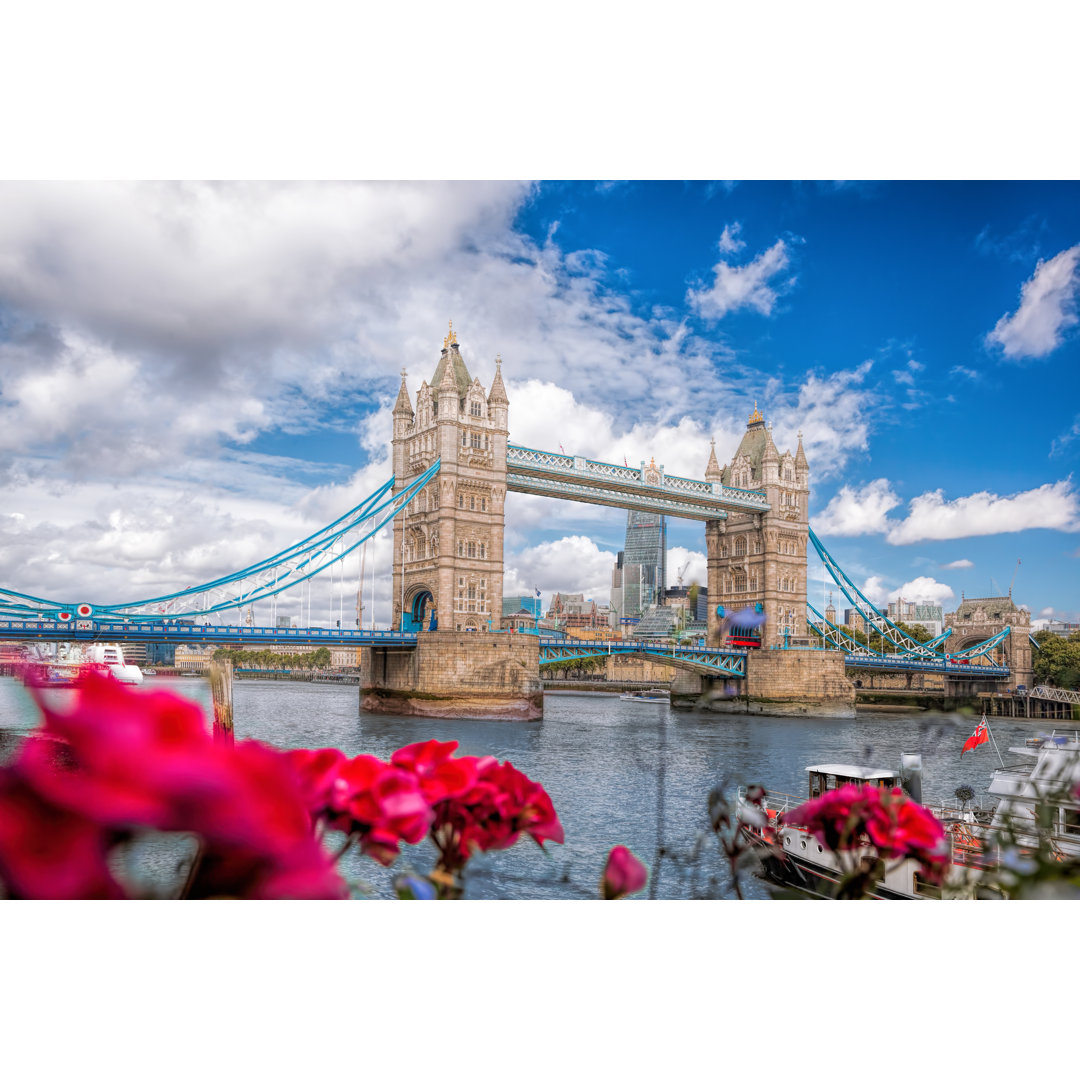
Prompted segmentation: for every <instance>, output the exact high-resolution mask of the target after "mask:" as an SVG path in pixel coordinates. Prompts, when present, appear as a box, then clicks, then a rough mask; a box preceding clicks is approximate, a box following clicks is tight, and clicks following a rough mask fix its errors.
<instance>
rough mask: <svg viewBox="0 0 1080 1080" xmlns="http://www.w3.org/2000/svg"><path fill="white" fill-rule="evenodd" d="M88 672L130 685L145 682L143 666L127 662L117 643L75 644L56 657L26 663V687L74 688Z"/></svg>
mask: <svg viewBox="0 0 1080 1080" xmlns="http://www.w3.org/2000/svg"><path fill="white" fill-rule="evenodd" d="M89 671H97V672H99V673H100V674H102V675H107V676H109V677H110V678H112V679H115V680H116V681H117V682H122V683H126V684H128V685H131V686H138V685H139V684H140V683H141V682H142V681H143V673H142V670H141V668H139V666H138V665H137V664H128V663H126V662H125V660H124V651H123V649H121V647H120V646H119V645H114V644H109V645H90V646H88V647H86V648H85V649H81V648H79V647H73V648H68V649H62V650H60V651H59V652H58V653H57V655H56V656H55V657H51V658H43V657H38V658H35V659H33V660H31V661H30V662H29V663H27V664H26V665H25V667H24V669H23V675H22V678H23V682H24V683H25V684H26V685H27V686H38V687H46V688H60V687H71V686H79V685H80V684H81V683H82V681H83V680H84V679H85V677H86V673H87V672H89Z"/></svg>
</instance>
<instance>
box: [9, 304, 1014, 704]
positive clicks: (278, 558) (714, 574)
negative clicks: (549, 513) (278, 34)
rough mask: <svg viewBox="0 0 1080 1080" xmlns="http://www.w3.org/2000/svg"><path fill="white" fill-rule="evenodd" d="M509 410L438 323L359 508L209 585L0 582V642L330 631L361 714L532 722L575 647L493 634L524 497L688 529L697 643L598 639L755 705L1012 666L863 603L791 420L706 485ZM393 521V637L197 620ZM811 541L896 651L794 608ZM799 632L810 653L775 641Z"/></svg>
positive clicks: (1003, 653) (247, 600)
mask: <svg viewBox="0 0 1080 1080" xmlns="http://www.w3.org/2000/svg"><path fill="white" fill-rule="evenodd" d="M509 407H510V402H509V399H508V396H507V393H506V388H505V385H504V383H503V379H502V361H501V358H497V359H496V362H495V375H494V378H493V379H492V382H491V385H490V387H489V388H485V387H484V386H483V385H482V384H481V383H480V380H479V379H478V378H475V377H473V376H472V375H470V373H469V371H468V368H467V367H466V365H465V362H464V360H463V358H462V356H461V351H460V347H459V344H458V341H457V336H456V334H455V332H454V330H453V326H452V325H451V327H450V330H449V332H448V333H447V335H446V337H445V338H444V340H443V347H442V351H441V353H440V356H439V360H438V362H437V364H436V366H435V370H434V372H433V374H432V377H431V381H430V382H428V381H427V380H424V381H422V383H421V385H420V388H419V390H418V391H417V393H416V395H415V398H414V397H413V396H411V395H410V393H409V390H408V386H407V383H406V372H405V371H404V370H403V371H402V377H401V385H400V388H399V391H398V395H397V399H396V401H395V404H394V408H393V436H392V441H391V451H392V461H393V472H394V475H393V477H392V478H391V480H389V481H388V482H387V483H386V484H384V485H383V486H382V487H381V488H380V489H379V490H378V491H377V492H375V493H374V494H373V495H372V496H371V497H369V498H368V499H366V500H365V501H364V502H363V503H361V504H360V505H359V506H357V507H354V508H353V509H352V510H351V511H349V512H348V513H347V514H345V515H343V516H342V517H341V518H339V519H338V520H337V521H335V522H333V523H331V525H329V526H326V527H325V528H324V529H321V530H319V532H317V533H314V534H313V535H312V536H310V537H308V538H307V539H305V540H303V541H300V542H299V543H297V544H294V545H292V546H290V547H289V548H287V549H285V550H284V551H283V552H280V553H278V554H277V555H275V556H272V557H270V558H268V559H264V560H261V561H259V562H258V563H255V564H253V565H252V566H249V567H246V568H244V569H243V570H240V571H237V572H235V573H232V574H228V575H225V576H224V577H222V578H219V579H216V580H215V581H213V582H209V583H207V584H206V585H202V586H192V587H189V588H184V589H181V590H179V591H177V592H174V593H170V594H168V595H166V596H159V597H153V598H150V599H148V600H145V601H139V602H136V603H126V604H112V605H102V604H92V603H88V602H78V603H60V602H57V601H52V600H46V599H42V598H38V597H33V596H29V595H27V594H24V593H18V592H13V591H5V590H2V589H0V638H4V637H7V638H8V639H16V640H18V639H20V638H21V639H22V640H34V639H37V640H47V639H54V640H56V639H60V638H61V637H62V636H63V635H65V634H66V635H67V637H66V639H67V640H71V639H94V640H130V639H131V638H133V637H135V638H145V637H147V636H148V635H157V640H173V639H177V640H179V639H184V640H189V641H190V640H206V641H222V642H225V641H229V642H234V641H239V642H244V643H247V642H249V641H278V640H279V639H280V640H281V641H287V642H294V643H298V644H299V643H310V642H315V641H326V640H330V639H334V640H340V641H341V642H343V643H345V642H347V643H352V644H356V645H359V646H362V647H363V664H362V678H361V683H362V687H363V690H362V692H363V695H364V703H365V705H366V706H367V707H370V708H376V709H381V710H388V711H397V712H406V713H423V714H430V715H477V716H485V715H488V716H513V717H521V718H533V717H536V716H539V715H540V714H541V712H542V685H541V683H540V677H539V670H540V665H541V664H544V663H548V662H554V659H556V658H564V657H565V656H566V655H569V653H568V651H567V650H569V651H570V652H576V654H581V650H582V649H585V650H587V649H588V648H590V647H591V646H584V645H581V644H580V643H577V644H575V643H568V642H553V641H546V640H541V639H538V638H537V637H536V636H535V635H530V634H520V633H518V634H504V633H499V631H500V630H501V621H502V615H501V613H502V588H503V571H504V557H503V543H504V528H505V525H504V520H505V502H506V494H507V492H522V493H527V494H532V495H542V496H545V497H550V498H558V499H568V500H573V501H576V502H582V503H591V504H596V505H600V506H610V507H617V508H623V509H629V510H638V511H647V512H652V513H658V514H663V515H666V516H671V517H681V518H687V519H690V520H697V521H701V522H703V524H704V528H705V546H706V553H707V584H708V591H709V599H710V606H709V617H708V623H707V632H706V639H705V641H703V642H702V643H700V646H699V647H696V648H684V649H681V650H680V649H678V648H676V649H674V650H671V649H667V648H664V649H659V648H657V649H653V648H652V647H650V646H643V645H640V644H639V643H636V642H635V643H624V644H620V645H618V646H615V645H613V646H612V648H615V647H617V648H618V649H619V651H625V650H631V651H634V650H637V651H648V652H655V653H656V656H655V657H654V658H665V659H668V660H669V661H670V662H671V663H672V664H674V665H676V666H679V667H682V668H683V669H684V670H691V671H696V672H698V673H700V677H701V678H702V679H703V680H704V681H703V682H702V684H701V685H702V687H703V688H704V689H705V690H707V684H708V682H709V680H710V679H712V678H718V679H723V680H725V682H726V681H727V680H730V679H738V680H744V681H745V686H746V687H747V696H748V697H751V696H756V697H757V698H758V699H759V700H762V701H767V702H769V704H770V705H771V706H772V707H773V708H774V710H779V711H784V710H785V708H787V707H788V706H790V707H791V708H792V709H793V710H794V711H799V709H800V708H801V711H804V712H805V711H811V710H809V709H807V708H802V706H801V705H799V703H800V702H801V703H803V704H805V703H806V702H813V701H816V702H818V703H819V704H820V705H821V707H822V709H824V711H826V712H829V713H830V714H832V715H836V714H837V713H838V712H839V713H841V714H847V713H853V702H854V690H853V689H852V685H851V683H850V682H849V681H847V680H845V679H844V670H845V667H846V668H849V669H851V668H860V667H861V668H874V667H877V668H883V669H886V668H889V667H890V666H892V667H893V668H894V669H896V670H908V671H911V670H914V668H913V665H922V666H923V668H924V669H927V670H928V669H930V668H933V669H934V670H937V669H938V668H941V669H942V670H945V671H947V672H948V675H949V677H950V678H953V679H954V680H959V681H961V682H962V681H964V680H970V679H973V678H984V679H1007V678H1009V677H1010V668H1009V666H1008V660H1009V658H1010V656H1012V657H1013V658H1014V659H1015V658H1017V657H1018V656H1019V654H1018V653H1017V645H1016V643H1017V642H1018V641H1019V640H1020V639H1023V641H1024V642H1025V643H1026V640H1027V635H1026V634H1023V635H1021V634H1020V633H1017V634H1014V635H1012V636H1011V638H1010V636H1009V634H1008V633H1005V634H1003V635H1001V636H1000V637H999V638H997V639H995V640H994V641H993V642H988V641H987V640H984V639H980V641H979V642H974V641H972V640H971V638H972V636H977V635H978V634H979V633H983V632H984V631H985V630H987V629H989V628H990V627H989V624H988V623H986V621H985V619H984V616H985V615H986V612H985V611H983V610H982V609H980V611H979V613H978V618H979V619H980V620H982V621H980V622H978V623H977V624H976V623H975V622H974V621H972V620H973V619H974V618H975V614H974V612H973V613H972V620H969V625H968V626H965V630H967V631H970V632H969V633H967V634H966V635H965V637H964V639H963V640H964V644H965V645H966V646H967V647H966V648H965V649H963V650H961V651H960V652H959V653H957V654H956V659H958V660H960V661H965V660H966V661H969V662H968V663H958V664H956V665H950V662H949V659H948V656H947V654H945V653H944V652H942V651H940V650H939V648H938V646H940V645H942V644H943V643H945V644H947V642H945V638H946V637H947V636H948V635H943V636H942V638H940V639H938V640H936V641H933V642H930V643H927V644H925V645H924V644H920V643H918V642H914V641H913V640H912V639H911V638H910V637H908V636H907V635H906V633H904V632H903V631H902V630H901V629H900V628H898V627H896V626H895V625H894V624H892V623H891V622H889V620H888V619H886V618H885V617H884V616H882V615H881V614H880V612H877V611H876V609H874V608H873V606H872V605H871V604H870V603H869V601H867V600H866V598H865V597H864V596H863V595H862V594H861V593H860V592H859V591H858V590H857V588H856V587H855V586H854V584H853V583H852V582H851V581H850V579H848V578H847V577H846V575H845V574H844V573H843V571H842V570H841V569H840V568H839V567H838V566H837V565H836V564H835V561H834V560H832V559H831V556H829V554H828V552H827V551H826V550H825V549H824V547H823V546H822V545H821V543H820V541H819V540H818V539H817V537H815V536H814V534H813V532H812V530H811V529H810V527H809V517H808V503H809V494H810V470H809V466H808V463H807V460H806V455H805V453H804V451H803V446H802V436H801V433H800V434H799V436H798V438H797V445H796V448H795V451H794V452H792V451H791V450H785V451H783V452H781V451H780V450H779V448H778V447H777V446H776V444H775V442H774V441H773V435H772V425H771V424H767V423H766V421H765V418H764V416H763V415H762V414H761V412H760V411H759V410H758V408H757V405H756V403H755V407H754V411H753V413H752V414H751V415H750V417H749V420H748V422H747V427H746V431H745V433H744V434H743V437H742V440H741V442H740V443H739V446H738V448H737V449H736V451H735V454H734V455H733V457H732V459H731V462H730V463H729V464H728V465H726V466H723V467H721V466H720V464H719V463H718V461H717V458H716V451H715V444H713V445H712V446H711V447H710V452H709V457H708V460H707V462H706V463H705V469H704V478H703V479H692V478H687V477H679V476H671V475H668V474H667V473H666V471H665V469H664V467H663V466H662V465H657V464H656V463H655V461H654V460H650V461H649V463H648V464H646V463H645V462H644V460H642V462H641V465H640V467H631V466H629V465H625V464H624V465H622V466H620V465H615V464H610V463H606V462H601V461H595V460H592V459H589V458H585V457H580V456H574V455H568V454H565V453H558V454H556V453H553V452H550V451H546V450H540V449H533V448H529V447H524V446H519V445H516V444H511V443H510V442H509ZM391 523H392V530H393V531H392V538H393V539H392V544H393V565H392V568H391V582H392V627H393V629H392V630H391V631H380V632H374V631H369V632H366V633H365V632H364V631H362V630H357V631H356V632H353V631H342V630H338V631H337V632H336V633H333V632H332V631H328V630H327V631H324V630H321V629H320V628H309V629H304V628H300V629H299V630H293V631H292V632H291V633H290V631H289V629H283V632H281V633H278V632H277V631H275V630H274V629H273V628H270V627H245V628H240V627H214V626H208V625H206V617H207V616H209V615H220V614H221V613H222V612H228V611H234V610H236V609H241V608H248V609H250V607H251V605H252V604H253V603H254V602H255V601H256V600H266V599H268V598H273V597H274V596H276V595H277V594H278V593H280V592H282V591H285V590H287V589H289V588H293V587H295V586H296V585H298V584H301V583H303V582H306V581H309V580H310V579H311V578H312V577H313V576H314V575H316V574H318V573H321V572H324V571H326V570H328V569H330V568H331V567H333V566H335V565H337V564H340V563H341V561H342V560H343V559H344V558H345V557H346V556H347V555H348V554H349V553H351V552H353V551H355V550H356V549H357V548H358V547H359V546H360V545H361V544H362V543H363V542H364V541H365V540H367V539H368V538H370V537H371V536H373V535H374V534H375V533H376V532H378V531H380V530H381V529H383V528H385V527H386V526H387V525H388V524H391ZM808 546H813V548H814V549H815V550H816V551H817V553H818V554H819V555H820V556H821V558H822V562H823V564H824V565H825V566H826V568H827V569H828V571H829V573H830V574H831V575H832V576H833V578H834V580H835V581H836V582H837V584H838V585H840V587H841V589H842V590H843V591H844V593H845V595H846V596H848V598H849V600H851V602H852V603H853V604H854V605H856V606H857V607H858V608H859V610H860V612H861V613H862V614H863V615H864V618H865V620H866V624H867V626H868V627H873V629H874V630H875V631H876V632H877V633H879V634H880V635H882V638H883V639H887V640H888V641H889V642H890V643H891V644H892V646H893V649H894V655H892V656H891V657H890V656H888V655H886V654H884V653H882V652H879V651H875V650H870V649H867V648H865V647H859V646H857V645H855V643H853V641H852V639H850V636H847V637H848V640H846V641H845V640H844V637H845V635H844V634H843V633H842V631H840V629H839V628H837V627H836V626H835V625H834V624H833V623H831V622H829V621H828V620H826V619H825V618H824V617H823V616H820V615H819V614H818V613H817V612H816V611H814V609H812V608H810V609H809V610H808V609H807V604H806V596H807V591H806V576H807V570H806V556H807V551H808ZM984 606H985V605H984ZM745 607H755V608H756V609H757V610H758V611H760V612H762V613H763V614H764V616H765V622H764V626H763V628H762V636H761V644H762V646H763V647H762V648H761V649H760V650H757V651H756V652H755V653H754V654H751V655H747V654H746V653H745V652H740V651H739V650H732V649H730V648H726V647H725V641H724V626H723V615H724V612H725V611H726V610H731V611H734V610H736V609H740V608H745ZM185 616H193V617H194V618H195V621H196V624H197V625H194V626H191V625H189V626H179V625H176V624H175V620H176V619H177V618H181V617H185ZM200 620H201V622H200ZM1014 621H1015V620H1014ZM5 622H6V626H5V625H4V623H5ZM170 622H171V623H172V624H173V625H170ZM17 624H18V625H17ZM976 625H977V629H976ZM808 629H809V630H810V631H811V632H812V633H814V634H816V635H817V636H818V637H819V639H820V642H821V645H822V646H823V647H822V648H819V649H817V650H814V651H809V650H805V649H804V650H802V651H801V652H800V651H799V650H788V649H787V648H786V646H787V645H788V643H789V642H790V641H791V640H792V638H795V639H798V638H800V637H802V636H803V635H805V633H806V632H807V630H808ZM1020 629H1021V627H1020V626H1019V624H1017V630H1020ZM385 635H391V636H389V637H387V636H385ZM990 636H991V635H989V634H987V638H989V637H990ZM995 649H996V650H997V651H996V652H995V651H994V650H995ZM897 652H898V653H899V655H896V653H897ZM781 654H784V655H783V656H781ZM796 654H798V655H796ZM811 657H812V658H813V659H811ZM1029 657H1030V649H1028V665H1025V664H1024V663H1023V659H1024V658H1023V657H1022V656H1019V659H1020V660H1021V668H1022V669H1025V670H1026V668H1027V666H1029V662H1030V661H1029ZM971 660H978V664H977V665H972V664H971V663H970V661H971ZM975 667H977V668H978V670H977V671H976V670H975ZM1014 667H1015V665H1014ZM755 672H756V675H755ZM1014 681H1015V679H1014ZM1029 681H1030V680H1029ZM751 688H753V689H751ZM762 711H768V710H767V709H763V710H762Z"/></svg>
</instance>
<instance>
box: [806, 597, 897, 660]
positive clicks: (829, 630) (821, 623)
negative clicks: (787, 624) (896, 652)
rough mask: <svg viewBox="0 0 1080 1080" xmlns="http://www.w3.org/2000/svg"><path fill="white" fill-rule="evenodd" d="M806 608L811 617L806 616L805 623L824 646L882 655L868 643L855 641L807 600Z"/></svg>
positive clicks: (882, 654)
mask: <svg viewBox="0 0 1080 1080" xmlns="http://www.w3.org/2000/svg"><path fill="white" fill-rule="evenodd" d="M806 610H807V611H809V612H810V613H811V615H813V618H807V620H806V625H807V626H808V627H809V628H810V629H811V630H812V631H813V632H814V633H815V634H817V635H818V636H819V637H820V638H821V640H822V642H823V643H824V645H825V646H826V647H828V646H832V648H834V649H842V650H844V652H849V653H859V654H862V655H865V656H878V657H884V655H885V654H884V653H882V652H878V650H877V649H872V648H870V646H869V645H865V644H863V643H862V642H861V641H856V640H855V638H853V637H852V636H851V635H850V634H849V633H848V632H847V631H846V630H844V629H843V628H842V627H840V626H837V625H836V624H835V623H833V622H830V621H829V620H828V619H827V618H825V616H824V615H822V614H821V612H820V611H818V609H817V608H816V607H814V605H813V604H811V603H810V601H809V600H808V601H807V602H806Z"/></svg>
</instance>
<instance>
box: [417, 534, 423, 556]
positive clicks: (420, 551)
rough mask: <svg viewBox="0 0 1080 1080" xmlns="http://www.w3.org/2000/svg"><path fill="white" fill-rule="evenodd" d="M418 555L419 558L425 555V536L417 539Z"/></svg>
mask: <svg viewBox="0 0 1080 1080" xmlns="http://www.w3.org/2000/svg"><path fill="white" fill-rule="evenodd" d="M416 557H417V558H418V559H422V558H423V557H424V538H423V537H422V536H421V537H420V538H419V539H418V540H417V541H416Z"/></svg>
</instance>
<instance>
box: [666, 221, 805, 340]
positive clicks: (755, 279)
mask: <svg viewBox="0 0 1080 1080" xmlns="http://www.w3.org/2000/svg"><path fill="white" fill-rule="evenodd" d="M733 243H741V241H735V240H734V237H733V235H732V234H731V233H730V232H729V231H728V229H727V227H725V229H724V232H723V234H722V235H721V238H720V250H721V251H722V252H731V251H734V250H737V249H736V248H734V247H732V246H731V245H732V244H733ZM725 244H726V245H727V246H725ZM790 263H791V254H790V249H789V247H788V245H787V244H786V243H785V242H784V241H783V240H777V241H776V243H775V244H773V246H772V247H771V248H768V249H767V250H765V251H763V252H761V254H760V255H757V256H755V257H754V258H753V259H752V260H751V261H750V262H748V263H745V264H743V265H742V266H736V265H733V264H732V263H729V262H725V261H724V260H723V259H721V260H720V262H718V263H717V264H716V265H715V266H714V267H713V283H712V285H707V286H706V285H703V286H702V287H701V288H700V289H693V288H691V289H689V290H688V291H687V294H686V300H687V303H689V304H690V306H691V307H692V308H693V309H694V310H695V311H697V312H698V314H699V315H701V316H702V317H704V318H706V319H722V318H723V317H724V316H725V315H727V314H729V313H730V312H732V311H738V310H739V309H740V308H744V307H748V308H752V309H753V310H754V311H757V312H759V313H760V314H762V315H771V314H772V311H773V307H774V306H775V304H776V301H777V298H778V297H779V296H780V295H781V294H782V293H784V292H786V291H787V290H788V289H790V288H791V287H792V286H793V285H794V284H795V278H794V276H792V277H787V276H783V275H785V271H786V270H787V268H788V266H789V265H790ZM774 279H778V280H774Z"/></svg>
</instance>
